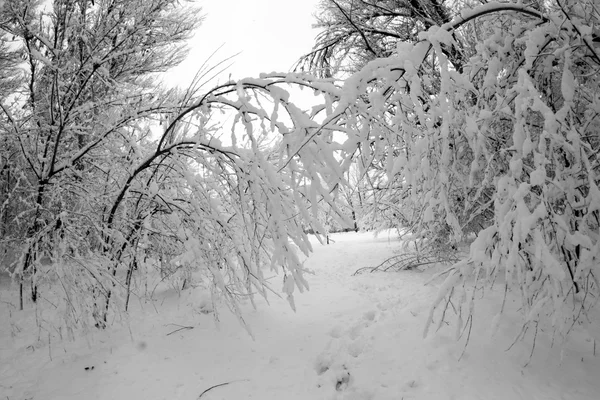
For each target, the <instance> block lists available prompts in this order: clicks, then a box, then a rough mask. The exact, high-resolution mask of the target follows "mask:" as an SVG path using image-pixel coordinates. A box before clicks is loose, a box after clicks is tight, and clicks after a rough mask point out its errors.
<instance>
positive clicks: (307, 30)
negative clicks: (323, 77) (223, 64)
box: [167, 0, 318, 85]
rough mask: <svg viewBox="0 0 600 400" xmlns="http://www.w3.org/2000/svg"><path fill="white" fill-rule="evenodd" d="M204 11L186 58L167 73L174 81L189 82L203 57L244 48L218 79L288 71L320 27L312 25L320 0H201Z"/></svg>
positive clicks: (222, 55)
mask: <svg viewBox="0 0 600 400" xmlns="http://www.w3.org/2000/svg"><path fill="white" fill-rule="evenodd" d="M196 3H197V4H199V5H200V7H202V12H203V14H204V15H205V19H204V22H203V23H202V25H201V26H200V28H199V30H198V33H197V34H196V36H195V37H194V38H193V39H192V41H191V42H190V54H189V56H188V58H187V60H186V61H184V63H183V64H182V65H181V66H179V67H178V68H177V69H175V70H174V71H173V72H171V73H170V74H169V75H168V78H167V81H168V82H170V83H172V84H179V85H182V84H185V83H187V82H189V81H191V79H192V78H193V76H194V74H195V72H196V71H197V70H198V68H199V67H200V66H201V65H202V63H203V62H204V61H205V60H206V59H207V58H208V57H209V56H210V54H211V53H212V52H213V51H215V50H216V49H217V48H219V46H221V45H223V47H222V48H221V50H219V52H218V53H217V54H216V55H215V57H214V58H213V59H212V60H211V62H210V64H211V65H214V64H216V63H218V62H219V61H221V60H223V59H225V58H227V57H229V56H232V55H234V54H236V53H238V52H241V54H239V55H238V56H236V57H235V58H234V59H233V60H231V61H232V62H233V63H234V64H233V65H232V67H231V68H229V69H228V70H227V71H226V72H225V74H224V75H222V76H221V77H220V78H219V81H224V80H227V79H228V77H229V74H231V78H232V79H240V78H245V77H258V75H259V74H260V73H261V72H274V71H275V72H287V71H289V70H290V68H291V67H292V66H293V64H294V63H295V62H296V61H297V60H298V58H299V57H300V56H302V55H303V54H305V53H307V52H309V51H310V49H311V48H312V45H313V42H314V37H315V36H316V34H317V30H315V29H312V25H313V24H314V22H315V20H314V17H313V14H314V13H315V11H316V5H317V3H318V0H196Z"/></svg>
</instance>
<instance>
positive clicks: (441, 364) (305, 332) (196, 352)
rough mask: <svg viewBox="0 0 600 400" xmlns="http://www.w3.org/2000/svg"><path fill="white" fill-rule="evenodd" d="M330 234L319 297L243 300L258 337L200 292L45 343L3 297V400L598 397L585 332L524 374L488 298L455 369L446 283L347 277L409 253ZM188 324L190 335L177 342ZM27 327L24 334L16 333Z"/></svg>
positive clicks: (511, 327)
mask: <svg viewBox="0 0 600 400" xmlns="http://www.w3.org/2000/svg"><path fill="white" fill-rule="evenodd" d="M334 239H335V241H336V242H335V243H333V244H331V245H329V246H321V245H318V244H315V253H314V254H313V255H312V256H311V257H310V258H309V259H308V260H307V261H306V263H305V266H306V267H307V268H308V269H310V270H312V271H314V275H309V276H308V279H309V283H310V285H311V290H310V291H309V292H306V293H304V294H297V297H296V303H297V312H296V313H294V312H293V311H292V310H291V309H290V308H289V305H288V304H287V302H286V301H285V300H284V299H278V298H275V297H274V296H272V297H271V298H270V299H269V301H270V306H269V305H267V304H266V302H265V301H260V302H259V307H258V310H253V309H252V308H251V307H250V305H249V304H247V305H246V306H245V319H246V321H247V323H248V324H249V325H250V327H251V329H252V331H253V332H254V335H255V337H256V340H252V339H251V338H250V336H249V335H248V334H247V333H246V332H245V330H244V329H243V328H242V327H241V326H240V325H239V324H238V322H237V321H236V320H235V318H233V316H231V315H230V314H229V313H228V312H226V311H223V312H222V313H221V318H220V319H221V322H220V324H219V327H218V328H217V327H215V324H214V322H213V316H212V315H211V314H204V313H202V312H201V309H200V307H199V304H201V303H202V301H203V296H205V295H204V294H203V293H202V292H201V291H200V290H199V289H194V290H186V291H183V292H181V293H178V292H176V291H165V292H162V293H160V294H159V295H157V296H156V299H155V301H154V302H153V304H150V303H145V302H138V303H137V304H136V307H135V308H134V310H132V312H131V313H130V317H129V318H130V319H129V324H128V326H125V327H123V328H113V329H112V330H110V331H108V332H97V333H95V334H94V335H93V336H91V337H87V338H82V339H80V340H77V341H75V342H63V343H51V344H50V345H48V344H47V341H46V343H43V341H42V342H36V341H35V338H36V337H37V333H36V332H33V333H31V334H29V335H27V334H26V333H27V331H26V330H27V329H30V328H29V327H30V325H28V324H30V323H31V322H32V318H31V314H32V313H31V312H24V313H19V312H15V311H14V310H11V309H10V307H9V306H7V302H9V301H10V299H9V297H8V293H7V292H6V291H5V290H3V291H2V292H1V293H2V299H1V300H4V302H3V303H1V304H2V306H1V308H2V315H1V317H2V320H3V321H10V323H8V324H4V325H3V326H2V327H1V328H0V335H1V336H0V337H1V340H2V341H1V344H2V345H1V347H0V357H1V360H2V364H1V366H0V394H1V396H0V399H8V400H15V399H45V400H48V399H66V400H70V399H106V400H108V399H147V400H152V399H169V400H179V399H181V400H184V399H185V400H188V399H189V400H192V399H197V398H198V396H199V395H200V394H201V393H203V392H204V391H205V390H207V389H209V388H211V387H213V386H215V385H220V384H224V383H226V384H225V385H221V386H217V387H214V388H213V389H210V390H208V391H206V392H205V393H204V394H203V395H202V399H203V400H220V399H223V400H224V399H262V400H271V399H286V400H287V399H290V400H293V399H311V400H312V399H344V400H350V399H355V400H359V399H360V400H365V399H382V400H388V399H389V400H392V399H395V400H396V399H407V400H408V399H457V400H458V399H461V400H462V399H486V400H487V399H503V400H504V399H597V398H598V394H599V393H600V379H599V378H600V356H596V357H594V356H593V355H592V354H591V349H592V345H593V343H592V342H591V341H590V340H589V338H588V337H587V336H585V335H584V334H580V333H576V334H575V335H574V336H573V340H572V341H571V342H570V343H569V344H568V345H567V346H566V347H565V348H564V349H563V351H562V358H561V354H560V353H561V349H560V348H558V347H557V346H555V348H551V347H550V338H546V337H544V335H543V334H539V335H538V338H537V346H536V347H537V350H536V352H535V353H534V356H533V358H532V360H531V362H530V363H529V365H527V366H526V367H524V365H525V364H526V363H527V362H528V360H529V353H530V349H531V341H529V342H524V343H517V344H516V345H515V346H514V347H513V349H512V350H510V351H506V349H507V348H508V347H509V346H510V344H511V343H512V339H513V337H514V335H516V333H518V331H519V329H520V325H518V324H517V321H518V320H517V317H516V310H512V311H511V312H512V314H510V313H509V315H508V316H507V320H505V321H504V322H505V323H504V324H503V325H502V327H501V329H500V331H499V332H498V333H497V334H496V336H495V337H494V338H490V336H489V332H488V328H489V326H490V324H491V320H492V317H491V316H492V315H494V314H495V312H496V311H497V308H496V307H497V304H496V303H494V300H498V299H499V298H500V293H494V292H492V293H491V296H490V297H488V298H486V299H483V300H481V301H479V302H478V303H477V305H476V307H477V310H476V311H477V314H476V316H477V318H476V320H475V323H474V327H473V332H472V334H471V339H470V343H469V346H468V347H467V349H466V352H465V353H464V355H463V357H462V358H461V359H460V361H459V357H460V355H461V354H462V352H463V349H464V338H463V340H461V341H458V342H457V341H456V340H455V339H454V337H453V332H454V329H453V328H452V327H448V329H442V331H440V332H438V333H437V334H436V335H431V336H430V337H428V338H427V339H423V337H422V332H423V327H424V323H425V319H426V317H427V313H428V310H429V305H430V303H431V301H432V300H433V298H434V297H435V295H436V293H437V286H439V284H440V282H436V283H434V284H431V285H427V286H425V285H424V282H425V281H427V279H428V278H429V277H430V276H431V275H432V273H433V271H426V272H423V273H421V272H417V271H404V272H400V273H375V274H362V275H359V276H351V274H352V273H353V272H354V271H355V270H356V269H358V268H360V267H363V266H375V265H377V264H379V263H380V262H382V261H384V260H385V259H386V258H388V257H390V256H392V255H394V254H397V253H398V252H399V251H401V250H400V245H399V243H398V242H397V241H396V240H394V239H393V238H388V237H387V236H384V237H380V238H373V237H372V236H371V235H369V234H340V235H334ZM279 280H280V277H277V278H274V279H273V282H279ZM274 285H275V283H274ZM277 285H280V284H279V283H278V284H277ZM275 288H276V289H279V288H278V287H275ZM9 311H10V314H11V315H9ZM181 326H193V329H183V330H180V331H178V332H176V333H173V334H170V335H168V334H169V333H171V332H173V331H175V330H176V329H179V328H180V327H181ZM19 329H21V330H24V331H25V332H21V334H20V335H18V336H14V337H11V331H12V332H15V331H16V330H19ZM15 333H16V332H15ZM41 338H42V339H43V338H44V335H41ZM36 343H38V344H36ZM41 343H43V344H41ZM50 356H52V361H51V360H50ZM92 367H93V369H92ZM86 368H87V369H86Z"/></svg>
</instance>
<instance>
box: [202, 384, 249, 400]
mask: <svg viewBox="0 0 600 400" xmlns="http://www.w3.org/2000/svg"><path fill="white" fill-rule="evenodd" d="M244 381H246V382H247V381H248V379H238V380H237V381H230V382H225V383H219V384H218V385H214V386H211V387H209V388H208V389H206V390H205V391H204V392H202V393H200V396H198V400H199V399H200V397H202V396H203V395H204V394H205V393H206V392H208V391H209V390H212V389H214V388H218V387H219V386H225V385H229V384H230V383H234V382H244Z"/></svg>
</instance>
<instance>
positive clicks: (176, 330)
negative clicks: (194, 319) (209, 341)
mask: <svg viewBox="0 0 600 400" xmlns="http://www.w3.org/2000/svg"><path fill="white" fill-rule="evenodd" d="M172 325H175V324H172ZM184 329H194V327H193V326H182V327H181V328H178V329H175V330H174V331H173V332H169V333H167V336H169V335H172V334H174V333H177V332H179V331H182V330H184Z"/></svg>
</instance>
